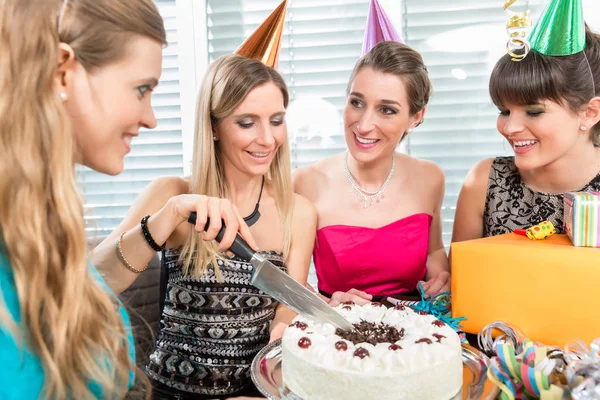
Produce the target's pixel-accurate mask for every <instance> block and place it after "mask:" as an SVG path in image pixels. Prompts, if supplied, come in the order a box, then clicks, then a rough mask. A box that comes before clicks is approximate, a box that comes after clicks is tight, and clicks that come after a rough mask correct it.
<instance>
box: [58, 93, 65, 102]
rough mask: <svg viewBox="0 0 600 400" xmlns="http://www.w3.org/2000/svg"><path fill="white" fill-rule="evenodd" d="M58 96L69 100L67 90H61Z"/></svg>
mask: <svg viewBox="0 0 600 400" xmlns="http://www.w3.org/2000/svg"><path fill="white" fill-rule="evenodd" d="M58 97H60V99H61V100H62V101H67V93H66V92H60V93H59V94H58Z"/></svg>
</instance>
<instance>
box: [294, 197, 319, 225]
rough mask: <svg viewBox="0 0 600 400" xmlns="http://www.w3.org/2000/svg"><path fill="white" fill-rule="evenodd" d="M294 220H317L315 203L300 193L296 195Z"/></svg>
mask: <svg viewBox="0 0 600 400" xmlns="http://www.w3.org/2000/svg"><path fill="white" fill-rule="evenodd" d="M293 218H294V220H300V221H302V220H306V221H307V222H308V221H313V220H316V218H317V210H316V209H315V206H314V205H313V203H312V202H311V201H310V200H308V199H307V198H306V197H304V196H302V195H300V194H298V193H294V211H293Z"/></svg>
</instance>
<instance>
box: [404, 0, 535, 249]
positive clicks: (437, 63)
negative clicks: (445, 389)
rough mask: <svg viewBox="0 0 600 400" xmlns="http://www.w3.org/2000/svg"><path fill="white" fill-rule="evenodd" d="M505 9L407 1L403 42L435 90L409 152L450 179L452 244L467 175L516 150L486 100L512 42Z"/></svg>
mask: <svg viewBox="0 0 600 400" xmlns="http://www.w3.org/2000/svg"><path fill="white" fill-rule="evenodd" d="M521 3H523V4H524V3H525V1H524V0H523V1H521ZM529 3H530V4H533V3H535V2H534V1H530V2H529ZM537 3H539V1H537ZM502 5H503V2H502V1H498V0H487V1H485V0H467V1H464V0H456V1H455V0H452V1H448V0H428V1H421V0H404V2H403V14H404V15H403V20H404V24H403V33H402V36H403V37H404V39H405V41H406V43H407V44H409V45H410V46H412V47H413V48H414V49H416V50H417V51H419V52H420V53H421V55H422V56H423V59H424V60H425V64H426V65H427V69H428V71H429V77H430V79H431V81H432V84H433V95H432V97H431V100H430V102H429V106H428V108H427V113H426V115H425V122H424V123H423V124H422V125H421V126H420V127H418V128H417V129H415V131H414V133H413V134H412V135H411V136H410V137H409V138H408V144H407V152H408V153H409V154H410V155H412V156H414V157H417V158H422V159H428V160H432V161H434V162H435V163H437V164H438V165H439V166H440V167H441V168H442V169H443V170H444V172H445V174H446V195H445V198H444V204H443V207H442V219H443V239H444V243H445V244H446V246H448V245H449V244H450V240H451V235H452V223H453V220H454V212H455V208H456V201H457V198H458V194H459V192H460V189H461V186H462V183H463V180H464V178H465V176H466V174H467V172H468V171H469V169H470V168H471V167H472V166H473V165H475V163H476V162H477V161H479V160H481V159H483V158H486V157H494V156H498V155H504V154H510V152H511V149H510V147H509V146H508V145H505V144H504V140H503V139H502V137H501V136H500V134H499V133H498V131H497V130H496V118H497V116H498V110H497V108H496V107H495V106H494V105H493V103H492V102H491V100H490V98H489V94H488V83H489V76H490V73H491V71H492V68H493V66H494V64H495V62H496V61H497V59H498V58H499V57H500V56H501V55H502V54H503V52H504V45H505V43H506V38H507V34H506V33H505V30H504V27H503V26H504V24H505V23H506V22H507V20H508V16H507V14H505V13H504V12H503V11H502Z"/></svg>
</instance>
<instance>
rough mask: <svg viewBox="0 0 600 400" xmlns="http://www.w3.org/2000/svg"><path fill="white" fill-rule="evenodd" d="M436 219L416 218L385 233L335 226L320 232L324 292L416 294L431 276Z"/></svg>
mask: <svg viewBox="0 0 600 400" xmlns="http://www.w3.org/2000/svg"><path fill="white" fill-rule="evenodd" d="M431 221H432V217H431V215H429V214H425V213H422V214H414V215H410V216H408V217H406V218H402V219H400V220H398V221H396V222H392V223H391V224H388V225H385V226H382V227H380V228H365V227H360V226H348V225H330V226H325V227H323V228H321V229H319V230H318V231H317V237H316V240H315V247H314V250H313V259H314V263H315V268H316V271H317V278H318V279H319V291H320V292H321V293H323V294H324V295H328V296H331V294H332V293H334V292H335V291H338V290H340V291H348V290H350V289H352V288H356V289H359V290H362V291H365V292H367V293H369V294H371V295H373V296H374V297H381V296H392V295H395V294H399V293H406V292H411V291H413V290H415V288H416V286H417V283H418V282H419V281H420V280H422V279H424V277H425V274H426V272H427V254H428V248H429V230H430V228H431Z"/></svg>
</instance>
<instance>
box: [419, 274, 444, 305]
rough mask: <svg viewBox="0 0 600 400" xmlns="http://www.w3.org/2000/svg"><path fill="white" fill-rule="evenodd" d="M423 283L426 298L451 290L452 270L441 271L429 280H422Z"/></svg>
mask: <svg viewBox="0 0 600 400" xmlns="http://www.w3.org/2000/svg"><path fill="white" fill-rule="evenodd" d="M420 283H421V284H422V285H423V291H424V294H425V296H424V297H425V298H426V299H428V298H431V297H434V296H435V295H436V294H438V293H443V292H449V291H450V272H448V271H440V272H438V273H437V274H436V275H434V276H433V277H432V278H431V279H429V280H428V281H427V282H423V281H420Z"/></svg>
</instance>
